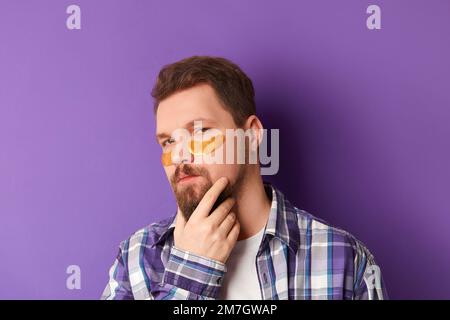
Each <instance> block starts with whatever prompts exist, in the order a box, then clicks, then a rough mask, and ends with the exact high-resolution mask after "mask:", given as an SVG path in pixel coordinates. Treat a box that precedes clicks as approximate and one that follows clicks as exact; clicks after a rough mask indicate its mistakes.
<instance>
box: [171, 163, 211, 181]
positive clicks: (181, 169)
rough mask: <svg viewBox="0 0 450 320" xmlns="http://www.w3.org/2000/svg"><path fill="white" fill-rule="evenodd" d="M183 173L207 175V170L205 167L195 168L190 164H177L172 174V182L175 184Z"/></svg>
mask: <svg viewBox="0 0 450 320" xmlns="http://www.w3.org/2000/svg"><path fill="white" fill-rule="evenodd" d="M182 173H183V174H185V175H189V176H190V175H193V176H194V175H195V176H207V172H206V170H205V169H203V168H195V167H193V166H191V165H189V164H181V165H179V166H177V168H176V169H175V172H174V174H173V175H172V178H171V179H170V180H171V182H172V184H175V183H176V182H177V181H178V178H179V177H180V175H181V174H182Z"/></svg>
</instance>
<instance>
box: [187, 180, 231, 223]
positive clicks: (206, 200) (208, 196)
mask: <svg viewBox="0 0 450 320" xmlns="http://www.w3.org/2000/svg"><path fill="white" fill-rule="evenodd" d="M227 184H228V178H226V177H221V178H220V179H218V180H217V181H216V182H215V183H214V184H213V186H212V187H211V188H209V190H208V191H207V192H206V193H205V195H204V196H203V198H202V200H201V201H200V203H199V204H198V206H197V208H196V209H195V210H194V212H193V213H192V215H191V218H190V219H192V218H194V220H195V219H197V218H201V217H207V216H208V215H209V212H210V211H211V208H212V207H213V205H214V203H215V202H216V200H217V198H218V197H219V195H220V193H221V192H222V191H223V190H224V189H225V187H226V186H227ZM190 219H189V220H190Z"/></svg>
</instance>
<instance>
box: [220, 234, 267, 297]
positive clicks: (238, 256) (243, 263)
mask: <svg viewBox="0 0 450 320" xmlns="http://www.w3.org/2000/svg"><path fill="white" fill-rule="evenodd" d="M263 234H264V227H263V228H262V229H261V230H260V231H259V232H258V233H257V234H255V235H253V236H251V237H250V238H247V239H244V240H240V241H236V244H235V246H234V248H233V250H232V251H231V254H230V256H229V257H228V260H227V261H226V266H227V272H226V274H225V276H224V278H223V282H222V288H221V289H220V293H219V299H221V300H244V299H247V300H261V299H262V297H261V289H260V286H259V280H258V273H257V271H256V254H257V253H258V249H259V245H260V244H261V241H262V237H263Z"/></svg>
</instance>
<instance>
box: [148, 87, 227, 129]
mask: <svg viewBox="0 0 450 320" xmlns="http://www.w3.org/2000/svg"><path fill="white" fill-rule="evenodd" d="M197 119H205V120H203V121H204V123H205V124H206V123H207V121H206V120H207V119H209V120H211V121H212V122H215V123H216V124H217V125H218V126H223V127H230V126H232V124H233V123H234V122H233V118H232V116H231V114H230V113H229V112H228V111H227V110H225V109H224V108H223V106H222V105H221V103H220V100H219V99H218V97H217V95H216V93H215V91H214V89H213V88H212V87H211V86H210V85H208V84H200V85H197V86H195V87H192V88H189V89H185V90H182V91H179V92H176V93H174V94H172V95H171V96H169V97H168V98H166V99H164V100H163V101H161V102H160V104H159V107H158V110H157V112H156V132H157V134H159V133H167V134H170V133H171V132H172V131H174V130H175V129H177V128H184V127H186V126H187V125H188V124H189V123H192V121H194V120H197Z"/></svg>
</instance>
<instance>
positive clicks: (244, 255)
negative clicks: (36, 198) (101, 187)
mask: <svg viewBox="0 0 450 320" xmlns="http://www.w3.org/2000/svg"><path fill="white" fill-rule="evenodd" d="M152 96H153V97H154V98H155V116H156V131H157V132H156V137H157V140H158V143H159V144H160V145H161V148H162V163H163V165H164V170H165V172H166V175H167V178H168V180H169V182H170V184H171V186H172V189H173V191H174V194H175V197H176V201H177V212H176V214H174V215H173V216H170V217H169V218H167V219H165V220H162V221H160V222H157V223H153V224H151V225H149V226H147V227H145V228H143V229H141V230H139V231H137V232H136V233H134V234H133V235H132V236H131V237H129V238H128V239H127V240H125V241H123V242H122V243H121V244H120V248H119V253H118V255H117V258H116V260H115V262H114V264H113V266H112V267H111V269H110V272H109V276H110V280H109V283H108V285H107V286H106V288H105V290H104V292H103V294H102V297H101V298H102V299H264V300H269V299H385V298H386V291H385V288H384V284H383V281H382V278H381V274H380V269H379V268H378V266H377V265H376V263H375V260H374V257H373V255H372V254H371V253H370V252H369V250H368V249H367V248H366V247H365V246H364V245H363V243H361V242H360V241H358V240H357V239H355V238H354V237H353V236H352V235H351V234H349V233H348V232H346V231H343V230H341V229H338V228H335V227H332V226H330V225H329V224H328V223H326V222H325V221H323V220H321V219H319V218H316V217H314V216H313V215H311V214H309V213H308V212H306V211H304V210H301V209H298V208H297V207H295V206H294V205H293V204H291V203H290V202H289V201H288V200H287V199H286V198H285V197H284V195H283V193H282V192H281V191H280V190H278V189H277V188H276V187H274V186H273V185H271V184H269V183H266V182H264V181H263V180H262V177H261V171H260V169H261V168H260V165H259V162H258V161H256V162H251V161H249V160H250V156H249V155H252V154H253V155H254V154H255V153H257V152H258V150H259V148H260V144H261V143H262V139H261V136H262V135H261V132H263V130H264V129H263V126H262V123H261V121H260V120H259V119H258V117H257V116H256V108H255V102H254V89H253V85H252V82H251V80H250V79H249V78H248V77H247V76H246V75H245V74H244V72H243V71H242V70H241V69H240V68H239V67H238V66H237V65H235V64H234V63H232V62H230V61H228V60H226V59H223V58H218V57H208V56H193V57H190V58H187V59H183V60H181V61H178V62H176V63H174V64H170V65H167V66H165V67H164V68H163V69H162V70H161V71H160V73H159V75H158V79H157V82H156V85H155V87H154V88H153V91H152ZM199 124H200V125H199ZM227 130H235V131H237V130H242V131H245V132H250V134H248V135H247V134H246V135H245V137H244V143H241V144H239V143H235V144H234V143H231V144H228V143H229V142H236V141H235V140H237V139H238V135H235V136H231V137H230V136H228V135H226V136H225V132H226V131H227ZM180 132H182V133H183V134H180ZM211 132H212V133H211ZM225 142H226V143H225ZM180 146H181V147H180ZM219 151H221V153H219ZM242 151H243V152H244V155H245V156H244V159H245V161H244V162H243V163H242V162H239V161H237V160H236V159H237V158H238V157H239V156H240V155H242ZM212 153H214V154H218V155H219V156H218V157H216V158H215V160H216V161H208V162H206V161H202V160H205V159H206V158H205V157H206V156H208V155H211V154H212ZM230 153H231V154H232V157H231V159H232V160H233V161H226V163H224V161H220V160H224V158H225V156H224V155H229V154H230ZM235 155H236V156H235ZM199 159H200V161H199Z"/></svg>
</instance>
